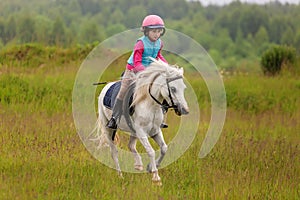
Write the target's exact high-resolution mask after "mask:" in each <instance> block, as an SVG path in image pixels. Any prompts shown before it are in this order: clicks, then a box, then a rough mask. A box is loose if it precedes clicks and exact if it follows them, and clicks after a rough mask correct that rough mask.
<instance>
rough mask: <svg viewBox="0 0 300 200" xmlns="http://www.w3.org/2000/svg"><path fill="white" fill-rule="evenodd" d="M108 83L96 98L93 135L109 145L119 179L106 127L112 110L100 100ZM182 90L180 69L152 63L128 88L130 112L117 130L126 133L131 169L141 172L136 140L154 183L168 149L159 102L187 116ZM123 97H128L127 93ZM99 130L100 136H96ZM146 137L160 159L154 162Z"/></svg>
mask: <svg viewBox="0 0 300 200" xmlns="http://www.w3.org/2000/svg"><path fill="white" fill-rule="evenodd" d="M112 84H113V83H109V84H107V85H106V86H105V87H104V88H103V89H102V91H101V93H100V95H99V97H98V111H99V117H98V125H97V126H98V131H97V134H98V139H100V138H102V140H103V136H105V137H104V138H105V140H106V141H105V143H108V145H109V146H110V150H111V155H112V158H113V160H114V162H115V165H116V169H117V171H118V173H119V175H120V176H122V173H121V168H120V165H119V161H118V151H117V147H116V146H115V143H114V137H115V133H116V131H114V130H111V129H109V128H107V127H106V124H107V122H108V120H109V119H110V117H111V114H112V111H111V110H110V109H108V108H107V107H105V106H104V105H103V98H104V96H105V94H106V92H107V90H108V89H109V88H110V86H111V85H112ZM185 88H186V86H185V84H184V81H183V69H182V68H178V67H177V66H171V65H169V64H167V63H164V62H162V61H157V60H153V62H152V64H151V65H150V66H149V67H147V68H146V69H145V70H143V71H141V72H139V73H138V74H137V77H136V81H135V87H134V89H132V91H134V96H133V103H132V106H134V113H133V114H132V115H131V116H130V115H129V113H128V112H125V113H123V116H122V117H121V120H120V122H119V125H118V129H120V130H122V131H125V132H130V139H129V144H128V147H129V149H130V151H131V152H132V153H133V155H134V160H135V164H134V168H135V169H136V170H143V163H142V159H141V156H140V155H139V153H138V152H137V150H136V141H137V139H139V141H140V142H141V144H142V145H143V146H144V148H145V150H146V152H147V154H148V156H149V159H150V163H149V165H148V167H147V170H148V172H151V173H153V177H152V181H153V182H156V183H160V184H161V179H160V177H159V175H158V169H157V168H158V167H159V165H160V163H161V161H162V160H163V158H164V155H165V153H166V151H167V148H168V147H167V144H166V142H165V140H164V137H163V134H162V131H161V129H160V125H161V123H162V122H163V110H162V106H166V104H162V102H163V101H164V100H165V101H166V102H167V103H168V105H167V107H168V108H173V109H174V110H175V113H176V114H177V115H179V116H180V115H185V114H188V113H189V108H188V105H187V102H186V100H185V97H184V90H185ZM129 91H130V90H129ZM127 94H129V95H130V92H128V93H127ZM127 96H128V95H127ZM125 98H126V97H125ZM124 102H125V103H124V105H123V109H125V108H126V107H127V108H128V105H129V104H128V101H126V100H125V101H124ZM126 104H127V105H126ZM127 111H128V109H127ZM100 130H101V134H102V135H100V132H99V131H100ZM148 137H151V138H153V140H154V141H155V142H156V143H157V144H158V145H159V147H160V156H159V157H158V159H157V160H155V151H154V149H153V148H152V146H151V144H150V142H149V140H148ZM100 140H101V139H100ZM100 143H101V144H103V143H104V142H103V141H100Z"/></svg>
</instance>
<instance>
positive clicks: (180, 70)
mask: <svg viewBox="0 0 300 200" xmlns="http://www.w3.org/2000/svg"><path fill="white" fill-rule="evenodd" d="M179 73H180V75H182V76H183V68H182V67H181V68H179Z"/></svg>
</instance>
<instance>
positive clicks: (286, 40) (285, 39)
mask: <svg viewBox="0 0 300 200" xmlns="http://www.w3.org/2000/svg"><path fill="white" fill-rule="evenodd" d="M294 37H295V33H294V31H293V30H292V28H291V27H288V28H287V29H286V31H285V32H284V33H283V35H282V38H281V40H280V43H281V44H285V45H289V46H291V45H293V44H294Z"/></svg>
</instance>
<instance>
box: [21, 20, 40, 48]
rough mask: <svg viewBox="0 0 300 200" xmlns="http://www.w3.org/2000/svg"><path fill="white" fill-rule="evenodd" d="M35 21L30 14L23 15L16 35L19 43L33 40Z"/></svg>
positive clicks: (34, 37)
mask: <svg viewBox="0 0 300 200" xmlns="http://www.w3.org/2000/svg"><path fill="white" fill-rule="evenodd" d="M35 33H36V32H35V22H34V20H33V19H32V17H30V16H25V17H24V18H22V19H21V22H20V24H19V30H18V35H19V38H20V42H21V43H28V42H33V41H35V39H36V36H35Z"/></svg>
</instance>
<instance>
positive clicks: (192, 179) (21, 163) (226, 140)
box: [0, 60, 300, 200]
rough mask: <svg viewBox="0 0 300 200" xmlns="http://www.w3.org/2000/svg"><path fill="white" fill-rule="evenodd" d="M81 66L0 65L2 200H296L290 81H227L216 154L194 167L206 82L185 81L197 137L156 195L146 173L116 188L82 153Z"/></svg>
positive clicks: (113, 176) (297, 98)
mask: <svg viewBox="0 0 300 200" xmlns="http://www.w3.org/2000/svg"><path fill="white" fill-rule="evenodd" d="M79 66H80V61H78V60H75V61H74V62H69V63H64V62H59V63H53V64H49V63H48V64H46V65H44V64H40V63H38V64H37V65H35V66H30V61H29V62H28V63H27V64H26V66H25V64H24V63H15V62H11V63H10V64H3V65H1V67H0V115H1V118H0V119H1V121H0V146H1V147H0V155H1V156H0V199H107V200H110V199H160V200H162V199H299V198H300V156H299V155H300V146H299V144H300V137H299V133H300V80H299V77H297V76H296V75H291V74H285V75H280V76H276V77H265V76H263V75H261V74H250V75H228V76H224V78H223V79H224V84H225V89H226V94H227V103H228V107H227V117H226V122H225V125H224V128H223V132H222V134H221V136H220V139H219V141H218V142H217V144H216V146H215V147H214V148H213V150H212V151H211V152H210V154H209V155H208V156H207V157H205V158H204V159H200V158H198V153H199V150H200V147H201V143H202V141H203V139H204V136H205V133H206V131H207V128H208V125H209V120H210V114H211V113H210V97H209V94H208V92H207V89H206V88H205V84H204V83H203V81H201V80H198V79H196V78H194V76H193V74H186V78H187V80H189V82H190V83H191V84H192V86H193V88H194V90H195V92H196V94H197V98H198V100H199V107H200V109H201V120H200V124H199V131H198V134H197V135H196V138H195V140H194V141H193V143H192V145H191V147H190V148H189V149H188V150H187V151H186V152H185V153H184V154H183V156H182V157H181V158H180V159H178V160H177V161H176V162H174V163H173V164H171V165H169V166H168V167H166V168H163V169H161V170H160V176H161V178H162V181H163V185H162V186H161V187H158V186H155V185H153V184H152V183H151V175H150V174H147V173H144V174H131V173H124V179H120V178H119V177H118V175H117V172H116V171H115V170H113V169H110V168H107V167H106V166H104V165H103V164H101V163H100V162H99V161H97V160H96V159H94V158H93V157H92V156H91V155H90V154H89V153H88V151H87V150H86V149H85V147H84V145H83V143H82V142H81V140H80V138H79V136H78V134H77V133H76V128H75V126H74V123H73V117H72V88H73V83H74V80H75V76H76V72H77V70H78V69H79ZM120 70H122V69H120ZM118 74H119V72H116V73H115V74H110V76H112V77H113V76H115V77H118ZM110 78H111V77H109V78H108V79H110ZM168 123H169V125H170V127H169V128H168V129H167V130H166V134H168V132H172V131H174V127H172V118H170V119H169V121H168ZM121 145H124V146H126V144H122V143H121Z"/></svg>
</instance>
